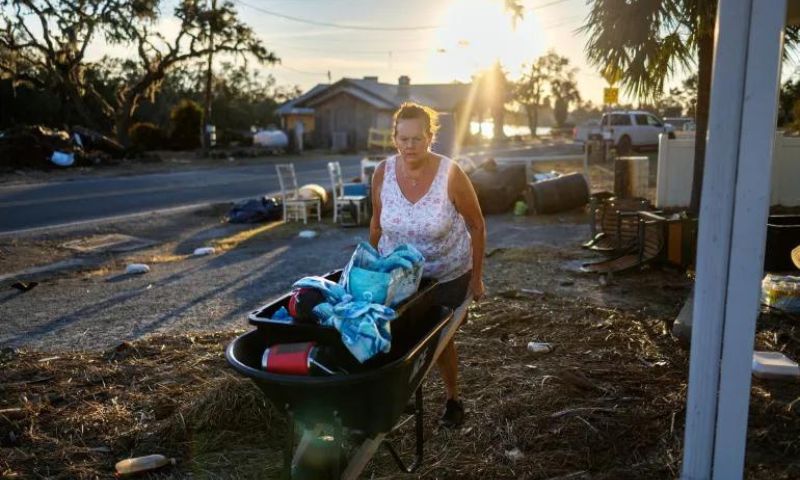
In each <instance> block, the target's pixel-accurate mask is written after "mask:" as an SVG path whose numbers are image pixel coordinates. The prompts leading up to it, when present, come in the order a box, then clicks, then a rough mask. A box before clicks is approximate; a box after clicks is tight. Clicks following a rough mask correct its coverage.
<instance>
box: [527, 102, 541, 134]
mask: <svg viewBox="0 0 800 480" xmlns="http://www.w3.org/2000/svg"><path fill="white" fill-rule="evenodd" d="M525 113H527V114H528V128H529V129H530V131H531V137H533V138H536V136H537V135H536V127H538V126H539V106H538V105H525Z"/></svg>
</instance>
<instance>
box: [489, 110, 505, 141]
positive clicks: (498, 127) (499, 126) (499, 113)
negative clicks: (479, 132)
mask: <svg viewBox="0 0 800 480" xmlns="http://www.w3.org/2000/svg"><path fill="white" fill-rule="evenodd" d="M504 117H505V109H504V107H503V106H502V105H501V106H500V108H493V109H492V124H493V126H494V132H493V136H492V139H493V140H494V141H495V142H499V141H502V140H504V139H505V138H506V134H505V132H503V123H504V122H505V118H504Z"/></svg>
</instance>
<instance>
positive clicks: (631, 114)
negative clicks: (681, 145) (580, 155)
mask: <svg viewBox="0 0 800 480" xmlns="http://www.w3.org/2000/svg"><path fill="white" fill-rule="evenodd" d="M662 133H666V134H667V135H669V137H670V138H675V128H674V127H673V126H672V125H670V124H668V123H664V122H662V121H661V119H659V118H658V117H657V116H655V115H653V114H652V113H650V112H645V111H640V110H633V111H613V112H609V113H605V114H603V117H602V118H601V119H600V120H599V121H598V120H590V121H589V122H586V123H585V124H583V125H580V126H578V127H576V128H575V131H574V132H573V137H574V139H575V141H577V142H581V143H586V141H587V140H588V139H589V136H590V135H593V134H594V135H601V136H602V137H603V138H605V139H607V140H610V141H611V142H612V143H613V145H614V147H616V149H617V152H619V153H621V154H627V153H630V152H631V151H633V149H635V148H641V147H656V146H658V136H659V135H660V134H662Z"/></svg>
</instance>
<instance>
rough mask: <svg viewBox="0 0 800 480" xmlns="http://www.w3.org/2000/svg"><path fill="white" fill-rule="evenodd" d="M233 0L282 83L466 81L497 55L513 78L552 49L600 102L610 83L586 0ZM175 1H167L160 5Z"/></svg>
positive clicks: (94, 53) (166, 26) (172, 27)
mask: <svg viewBox="0 0 800 480" xmlns="http://www.w3.org/2000/svg"><path fill="white" fill-rule="evenodd" d="M231 1H233V3H234V5H235V6H236V8H237V10H238V11H239V14H240V17H241V18H242V19H243V20H244V21H245V22H246V23H247V24H248V25H250V27H251V28H253V30H254V31H255V32H256V34H257V35H258V36H259V37H260V38H261V39H262V40H263V41H264V44H265V45H266V47H267V48H268V49H270V50H271V51H274V52H275V53H276V54H277V55H278V56H279V57H280V58H281V63H280V64H279V65H275V66H268V67H260V68H262V70H263V71H264V73H270V74H272V75H273V76H274V77H275V78H276V80H277V83H278V84H279V85H299V86H300V87H301V88H302V89H303V90H304V91H305V90H308V89H310V88H311V87H313V86H314V85H316V84H318V83H328V72H330V78H331V79H332V80H333V81H334V82H335V81H337V80H339V79H340V78H343V77H349V78H362V77H365V76H377V77H378V79H379V81H381V82H383V83H396V82H397V80H398V78H399V77H400V76H401V75H407V76H409V77H410V78H411V82H412V83H417V84H421V83H450V82H453V81H461V82H468V81H470V77H471V75H472V74H474V73H475V72H476V71H477V70H479V69H481V68H485V67H487V66H489V65H491V64H492V63H493V62H494V61H495V60H496V59H499V60H500V62H501V63H502V65H503V67H504V69H505V70H506V71H507V72H508V74H509V78H511V79H516V78H518V77H519V76H520V72H521V68H522V65H523V63H526V62H528V63H529V62H531V61H532V60H534V59H536V58H537V57H539V56H541V55H544V54H545V53H547V51H548V50H550V49H553V50H555V51H556V53H558V54H559V55H562V56H565V57H567V58H569V60H570V63H571V64H572V65H573V66H575V67H577V68H578V74H577V77H576V79H577V81H578V87H579V90H580V92H581V94H582V95H583V97H584V98H585V99H588V100H592V101H593V102H594V103H599V102H600V101H601V100H602V92H603V87H604V86H606V85H605V80H603V79H602V78H601V77H600V76H599V75H598V74H597V73H596V72H595V70H594V69H593V68H591V67H590V66H589V65H588V64H587V62H586V60H585V57H584V53H583V47H584V39H583V37H582V35H581V34H578V33H577V32H576V31H575V30H576V29H577V28H578V27H580V26H581V24H582V22H583V19H584V18H585V17H586V14H587V13H588V6H587V5H586V3H585V0H523V1H522V4H523V5H524V6H525V12H524V20H522V21H521V22H518V24H517V25H516V28H512V22H511V15H510V14H509V13H508V12H506V11H504V9H503V0H231ZM174 4H175V2H174V0H173V1H167V2H164V7H163V12H164V13H165V14H167V13H168V12H169V11H170V9H171V8H172V6H174ZM276 14H277V15H276ZM281 15H282V16H286V17H294V18H297V19H301V20H305V21H306V22H300V21H295V20H291V19H288V18H282V17H281ZM165 17H169V15H165ZM171 23H172V24H171ZM313 23H318V24H313ZM323 24H332V25H323ZM341 27H357V28H341ZM159 29H160V30H161V31H162V33H164V34H165V35H166V36H167V37H170V36H171V35H170V34H171V33H173V32H174V31H177V24H175V22H174V21H172V22H171V21H170V20H167V21H165V22H162V25H161V26H160V27H159ZM115 50H118V51H115ZM128 53H129V52H127V51H126V49H125V47H109V46H108V45H105V44H100V43H98V44H95V45H92V48H91V49H90V51H89V52H88V54H89V58H90V59H91V58H92V57H95V58H99V57H100V56H102V55H103V54H110V55H119V56H125V55H127V54H128ZM251 66H252V68H259V67H256V66H255V65H253V64H251Z"/></svg>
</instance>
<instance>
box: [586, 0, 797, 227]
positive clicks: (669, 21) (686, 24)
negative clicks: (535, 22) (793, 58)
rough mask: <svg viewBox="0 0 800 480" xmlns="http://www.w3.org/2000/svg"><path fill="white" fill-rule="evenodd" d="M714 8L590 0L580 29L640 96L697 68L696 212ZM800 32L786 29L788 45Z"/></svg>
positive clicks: (705, 0)
mask: <svg viewBox="0 0 800 480" xmlns="http://www.w3.org/2000/svg"><path fill="white" fill-rule="evenodd" d="M716 10H717V1H716V0H657V1H643V0H592V2H591V11H590V13H589V16H588V17H587V19H586V23H585V24H584V25H583V27H581V29H580V31H582V32H583V33H585V34H586V36H587V38H588V41H587V44H586V53H587V55H588V57H589V61H590V62H591V63H593V64H594V65H595V66H597V67H598V68H599V69H600V70H601V71H603V73H606V74H610V75H611V76H615V74H617V75H618V76H619V77H620V78H621V81H622V85H623V86H624V87H625V89H626V90H627V91H628V92H629V93H631V94H635V95H637V96H639V97H640V99H645V100H649V99H655V98H657V97H658V95H659V94H660V93H661V92H663V91H664V82H665V80H666V79H668V78H669V77H671V76H672V75H673V74H675V73H676V70H677V69H678V68H683V69H685V70H687V71H695V72H696V74H697V84H696V85H697V100H696V102H695V106H696V108H695V122H696V123H697V133H696V135H695V139H696V141H695V151H694V159H695V161H694V180H693V183H692V202H691V205H690V207H689V210H690V211H691V212H692V213H694V214H697V212H698V211H699V208H700V192H701V187H702V184H703V164H704V159H705V150H706V131H707V128H708V107H709V101H710V92H711V67H712V63H713V56H714V22H715V18H716ZM798 32H799V30H798V28H797V27H789V28H787V29H786V31H785V44H786V45H788V46H793V45H796V44H797V41H798V37H799V36H800V34H799V33H798ZM787 51H788V50H786V51H785V52H787ZM785 52H784V53H785Z"/></svg>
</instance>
